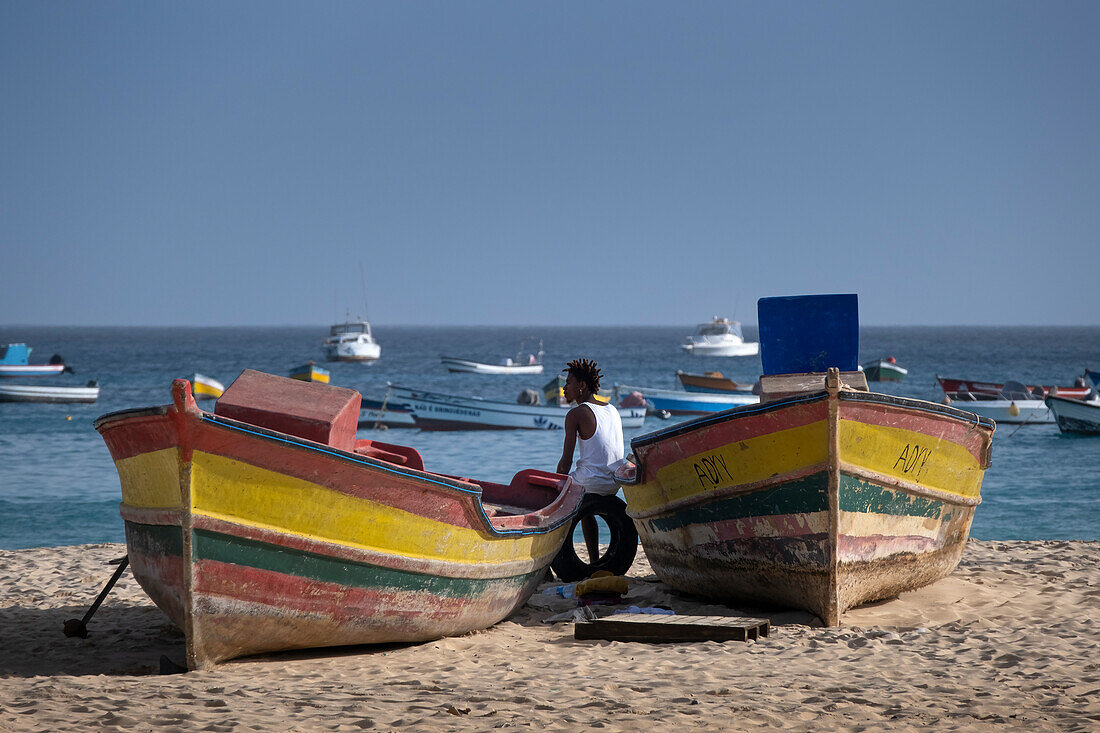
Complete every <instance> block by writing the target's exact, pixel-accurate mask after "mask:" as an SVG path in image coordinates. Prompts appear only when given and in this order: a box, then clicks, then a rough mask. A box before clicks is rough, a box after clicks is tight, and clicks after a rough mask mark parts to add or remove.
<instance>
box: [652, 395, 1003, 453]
mask: <svg viewBox="0 0 1100 733" xmlns="http://www.w3.org/2000/svg"><path fill="white" fill-rule="evenodd" d="M827 398H828V393H827V392H826V391H825V390H821V391H818V392H810V393H807V394H804V395H797V396H794V397H785V398H782V399H778V400H773V401H771V402H761V403H759V404H755V405H741V406H738V407H733V408H730V409H729V410H724V411H722V412H718V413H715V414H713V415H704V416H702V417H698V418H695V419H694V420H686V421H684V422H682V423H679V424H677V425H672V426H670V427H667V428H663V429H662V430H657V431H654V432H652V433H646V434H644V435H639V436H636V437H635V438H634V439H633V440H631V441H630V447H631V449H632V450H634V449H637V448H643V447H645V446H648V445H651V444H653V443H656V442H658V441H661V440H665V439H668V438H675V437H678V436H680V435H683V434H685V433H689V432H692V431H694V430H697V429H699V428H703V427H709V426H710V425H717V424H720V423H723V422H727V421H729V420H736V419H737V418H740V417H744V416H746V415H755V414H761V413H766V412H771V411H773V410H778V409H782V408H784V407H789V406H792V405H798V404H805V403H810V402H817V401H819V400H824V399H827ZM837 398H838V399H840V400H845V401H849V402H870V403H875V404H883V405H892V406H895V407H908V408H913V409H917V410H923V411H924V412H931V413H933V414H937V415H943V416H945V417H950V418H954V419H956V420H960V421H962V422H966V423H972V424H974V425H975V426H982V427H987V428H990V429H995V428H996V423H995V422H994V421H993V420H991V419H989V418H988V417H982V416H981V415H977V414H975V413H973V412H970V411H968V410H960V409H958V408H956V407H951V406H949V405H941V404H939V403H936V402H929V401H927V400H921V399H915V398H910V397H897V396H895V395H887V394H880V393H878V392H862V391H853V390H845V389H842V390H840V391H839V392H838V393H837Z"/></svg>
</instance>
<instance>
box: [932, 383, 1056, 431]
mask: <svg viewBox="0 0 1100 733" xmlns="http://www.w3.org/2000/svg"><path fill="white" fill-rule="evenodd" d="M1058 389H1060V388H1058ZM1043 392H1044V389H1043V388H1042V387H1032V388H1030V389H1029V388H1028V387H1027V386H1026V385H1025V384H1023V383H1022V382H1015V381H1008V382H1005V383H1004V384H1003V385H1001V392H1000V393H999V394H993V393H989V392H971V391H969V390H963V391H961V392H951V393H945V394H944V403H945V404H949V405H954V406H955V407H958V408H961V409H963V410H968V411H970V412H973V413H975V414H977V415H981V416H982V417H986V418H989V419H990V420H996V421H997V422H998V423H1005V424H1016V425H1024V424H1027V425H1049V424H1051V423H1053V422H1054V415H1053V414H1052V413H1051V411H1050V408H1049V407H1047V404H1046V402H1044V401H1043V399H1044V398H1043Z"/></svg>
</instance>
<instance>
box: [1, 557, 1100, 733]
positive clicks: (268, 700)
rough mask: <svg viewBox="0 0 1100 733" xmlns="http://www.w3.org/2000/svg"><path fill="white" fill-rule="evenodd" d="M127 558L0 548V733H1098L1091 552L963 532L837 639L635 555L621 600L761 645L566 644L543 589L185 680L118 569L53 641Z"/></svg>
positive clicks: (858, 613)
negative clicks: (458, 632)
mask: <svg viewBox="0 0 1100 733" xmlns="http://www.w3.org/2000/svg"><path fill="white" fill-rule="evenodd" d="M125 552H126V550H125V546H124V545H120V544H111V545H83V546H76V547H57V548H40V549H31V550H18V551H2V552H0V593H2V598H0V730H5V731H6V730H12V731H57V730H86V729H101V728H108V729H109V728H120V729H134V730H149V729H168V730H208V731H230V730H264V731H269V730H301V731H309V730H348V731H356V730H364V729H381V730H386V729H391V728H403V729H413V730H436V729H449V730H450V729H456V730H489V729H494V728H529V729H536V730H543V729H548V730H578V729H592V728H599V729H604V730H638V729H641V728H646V727H651V726H660V727H661V728H665V729H674V728H689V729H701V730H730V729H750V728H753V729H755V728H758V727H765V728H771V729H784V730H806V731H810V730H815V731H816V730H835V729H840V730H880V729H890V730H918V729H925V728H929V727H931V728H935V729H937V730H956V729H958V730H986V729H1007V730H1022V729H1027V730H1059V731H1067V730H1070V731H1072V730H1082V731H1084V730H1097V729H1100V644H1098V641H1100V633H1098V632H1097V622H1098V620H1100V583H1098V582H1097V581H1098V579H1100V543H1097V542H1062V541H1044V542H1023V541H1013V542H981V541H973V540H972V541H971V542H970V543H969V546H968V548H967V551H966V554H965V555H964V557H963V561H962V563H961V564H960V566H959V568H958V569H957V570H956V571H955V573H954V574H953V575H952V576H950V577H948V578H946V579H944V580H942V581H940V582H939V583H936V584H935V585H933V586H931V587H929V588H925V589H922V590H919V591H916V592H913V593H907V594H904V595H903V596H901V597H900V598H898V599H894V600H890V601H884V602H880V603H877V604H873V605H870V606H866V607H862V608H858V609H854V610H852V611H850V612H848V613H847V614H845V615H844V617H843V626H841V627H836V628H823V627H821V626H820V625H819V624H818V623H817V621H816V619H815V618H814V617H812V616H810V615H809V614H805V613H799V612H792V611H777V610H775V609H760V608H751V607H744V608H737V609H734V608H730V607H726V606H717V605H708V604H705V603H702V602H699V601H698V600H694V599H691V598H687V597H684V596H680V595H675V594H672V593H670V591H669V589H668V588H667V586H664V585H663V584H662V583H660V582H659V581H658V580H657V578H656V576H654V575H653V574H652V572H651V570H650V567H649V565H648V563H647V562H646V560H645V558H644V555H642V553H641V552H639V558H638V561H637V562H636V563H635V564H634V566H633V568H632V569H631V571H630V573H629V581H630V590H629V592H628V594H627V596H626V597H625V601H626V602H627V603H630V604H634V605H639V606H653V605H660V606H666V607H669V608H672V609H673V610H674V611H675V612H676V613H678V614H713V615H750V616H755V617H761V618H768V619H770V620H771V622H772V624H773V626H772V630H771V635H770V636H769V637H768V638H765V639H761V640H759V641H750V642H735V641H731V642H725V643H716V642H700V643H687V644H660V645H658V644H642V643H624V642H606V641H577V640H575V639H574V638H573V624H572V623H556V624H547V623H543V620H544V619H547V618H548V617H550V616H553V615H554V614H556V613H559V612H561V611H563V610H568V609H570V608H573V607H575V602H574V601H570V600H566V599H562V598H558V597H552V596H549V595H544V594H540V595H537V596H535V597H534V598H533V599H532V601H531V602H529V603H528V604H527V606H525V607H524V608H523V609H522V610H521V611H520V612H519V613H518V614H516V615H515V616H513V617H512V618H511V619H509V620H507V621H505V622H503V623H500V624H498V625H497V626H495V627H493V628H491V629H488V630H486V631H483V632H479V633H475V634H471V635H468V636H464V637H461V638H453V639H442V640H439V641H435V642H429V643H424V644H416V645H400V646H386V647H354V648H342V649H328V650H311V651H308V652H293V653H286V654H278V655H268V656H264V657H256V658H251V659H246V660H239V661H234V662H230V663H226V664H223V665H221V666H220V667H218V668H217V669H216V670H214V671H208V672H189V673H186V674H160V659H161V657H162V656H166V657H167V658H168V659H170V660H172V661H174V662H176V663H182V662H183V659H184V638H183V634H182V633H181V632H180V631H179V630H178V629H176V628H175V627H174V626H173V625H172V624H171V623H170V622H169V621H168V619H167V618H166V617H165V616H164V615H163V614H162V613H161V612H160V611H159V610H158V609H157V608H156V607H155V606H153V604H152V602H151V601H149V600H148V598H146V597H145V594H144V593H143V592H142V590H141V589H140V587H138V585H137V583H136V581H134V579H133V577H132V576H131V575H130V574H129V571H127V572H126V573H125V574H124V575H123V576H122V579H121V580H120V581H119V583H118V585H117V586H116V587H115V589H114V591H112V593H111V595H110V597H109V598H108V599H107V601H106V602H105V603H104V605H103V607H102V608H100V610H99V612H98V613H97V615H96V616H95V617H94V618H93V619H92V621H91V622H90V623H89V627H88V628H89V631H90V635H89V637H88V638H87V639H79V638H66V637H65V636H64V635H63V634H62V631H61V630H62V625H63V623H64V621H65V620H66V619H70V618H80V617H81V616H83V614H84V612H85V611H86V610H87V608H88V606H89V605H90V604H91V603H92V601H93V600H94V599H95V596H96V594H97V593H98V592H99V591H100V589H101V588H102V587H103V585H104V584H105V582H106V581H107V579H108V578H109V577H110V574H111V572H112V570H113V566H111V565H109V564H108V561H109V560H111V559H114V558H118V557H121V556H122V555H124V554H125ZM552 585H553V584H552V583H550V584H547V585H546V586H545V587H551V586H552ZM610 610H611V609H610V608H601V609H600V612H601V613H608V612H610Z"/></svg>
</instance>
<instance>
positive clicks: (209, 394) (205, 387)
mask: <svg viewBox="0 0 1100 733" xmlns="http://www.w3.org/2000/svg"><path fill="white" fill-rule="evenodd" d="M223 392H225V385H224V384H222V383H221V382H219V381H218V380H216V379H214V378H213V377H207V376H203V375H202V374H196V375H194V376H193V377H191V394H193V395H194V396H195V399H196V400H216V399H218V398H219V397H221V396H222V393H223Z"/></svg>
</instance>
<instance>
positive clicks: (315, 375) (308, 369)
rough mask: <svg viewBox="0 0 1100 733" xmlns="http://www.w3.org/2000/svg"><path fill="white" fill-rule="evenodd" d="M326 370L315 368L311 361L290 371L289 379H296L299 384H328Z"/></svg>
mask: <svg viewBox="0 0 1100 733" xmlns="http://www.w3.org/2000/svg"><path fill="white" fill-rule="evenodd" d="M330 376H331V375H330V373H329V370H328V369H325V368H323V367H319V366H317V365H316V364H315V363H313V362H312V361H307V362H306V363H305V364H303V365H302V366H300V367H294V368H293V369H291V370H290V378H291V379H297V380H298V381H300V382H320V383H321V384H328V380H329V377H330Z"/></svg>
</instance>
